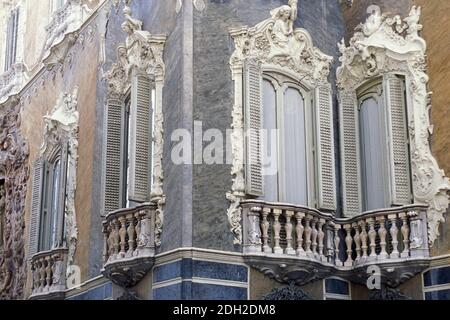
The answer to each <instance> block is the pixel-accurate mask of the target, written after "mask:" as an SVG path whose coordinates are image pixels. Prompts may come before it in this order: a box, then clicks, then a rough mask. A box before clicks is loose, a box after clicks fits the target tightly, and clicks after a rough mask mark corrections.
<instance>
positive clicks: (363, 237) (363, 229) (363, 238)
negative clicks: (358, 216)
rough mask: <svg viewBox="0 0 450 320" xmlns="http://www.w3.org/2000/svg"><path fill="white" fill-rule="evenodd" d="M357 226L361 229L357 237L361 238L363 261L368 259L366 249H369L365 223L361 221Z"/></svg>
mask: <svg viewBox="0 0 450 320" xmlns="http://www.w3.org/2000/svg"><path fill="white" fill-rule="evenodd" d="M358 225H359V226H360V227H361V233H360V236H359V237H360V238H361V249H362V259H364V260H365V259H367V258H368V254H367V249H368V248H369V247H368V244H367V239H368V235H367V231H366V221H365V220H361V221H360V222H359V223H358Z"/></svg>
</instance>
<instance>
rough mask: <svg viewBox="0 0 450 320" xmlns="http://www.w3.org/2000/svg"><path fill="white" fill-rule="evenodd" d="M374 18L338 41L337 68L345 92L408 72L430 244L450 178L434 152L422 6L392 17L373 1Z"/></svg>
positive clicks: (416, 179) (416, 168)
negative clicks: (346, 41) (347, 41)
mask: <svg viewBox="0 0 450 320" xmlns="http://www.w3.org/2000/svg"><path fill="white" fill-rule="evenodd" d="M368 13H370V16H369V18H368V19H367V21H366V22H365V23H364V24H361V25H360V26H359V27H358V28H357V29H358V30H361V31H359V32H356V33H355V35H354V36H353V38H352V39H351V40H350V45H349V46H348V47H346V46H345V44H344V42H342V43H340V44H339V49H340V51H341V53H342V57H341V58H340V61H341V62H342V65H341V66H340V67H339V68H338V71H337V84H338V88H339V90H340V91H341V92H343V93H345V91H348V90H356V88H358V86H359V85H360V84H361V83H363V82H365V81H367V80H368V79H370V78H372V77H374V76H379V75H384V74H389V73H400V74H403V75H405V76H406V86H407V92H408V93H409V96H410V97H411V99H409V101H410V104H411V106H410V107H411V110H412V113H413V114H411V115H409V119H408V126H409V133H410V143H411V161H412V176H413V189H414V198H415V202H416V203H424V204H427V205H429V209H428V213H427V216H428V229H429V230H428V231H429V240H430V245H433V243H434V241H435V240H436V239H437V237H438V236H439V224H440V223H441V222H445V219H444V213H445V212H446V210H447V208H448V205H449V198H448V191H449V190H450V181H449V179H448V178H446V177H445V174H444V171H443V170H441V169H440V168H439V165H438V163H437V161H436V159H435V158H434V157H433V155H432V154H431V150H430V144H429V137H430V134H432V132H433V126H432V125H431V124H430V118H429V112H430V109H431V103H430V100H431V99H430V98H431V93H430V92H428V91H427V83H428V80H429V78H428V76H427V74H426V67H427V66H426V56H425V52H426V43H425V40H423V39H422V38H421V37H420V36H419V31H420V30H422V25H420V24H419V19H420V13H421V9H420V7H418V8H417V7H415V6H414V7H412V9H411V12H410V14H409V16H408V17H406V18H405V19H403V20H402V19H401V18H400V16H395V17H393V18H389V17H387V15H385V14H381V10H380V8H379V7H378V6H370V7H369V8H368Z"/></svg>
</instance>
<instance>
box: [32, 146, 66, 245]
mask: <svg viewBox="0 0 450 320" xmlns="http://www.w3.org/2000/svg"><path fill="white" fill-rule="evenodd" d="M42 162H43V163H42V165H43V168H44V170H43V173H44V175H43V179H42V184H43V189H42V190H43V193H42V194H41V197H42V199H41V203H42V208H41V216H40V228H39V245H38V251H40V252H41V251H47V250H51V249H55V248H60V247H63V246H64V245H65V237H64V215H65V201H66V183H67V147H62V148H59V149H58V151H56V152H55V153H54V155H53V156H52V157H51V158H50V159H43V160H42Z"/></svg>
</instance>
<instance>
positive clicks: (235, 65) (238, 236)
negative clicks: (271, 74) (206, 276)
mask: <svg viewBox="0 0 450 320" xmlns="http://www.w3.org/2000/svg"><path fill="white" fill-rule="evenodd" d="M297 5H298V0H289V4H288V5H283V6H281V7H279V8H276V9H274V10H272V11H271V13H270V14H271V18H269V19H266V20H264V21H262V22H260V23H258V24H257V25H256V26H255V27H252V28H249V27H247V26H245V27H239V28H232V29H230V33H231V36H232V38H233V40H234V44H235V47H236V50H235V51H234V53H233V55H232V56H231V59H230V65H231V70H232V77H233V81H234V86H235V89H234V92H235V102H234V106H233V111H232V118H233V122H232V129H233V132H232V134H231V145H232V151H233V162H232V171H231V174H232V176H233V185H232V187H231V191H230V192H229V193H228V194H227V199H228V200H229V201H230V202H231V204H230V207H229V209H228V212H227V214H228V220H229V223H230V225H231V231H232V232H233V234H234V236H235V244H240V243H242V227H241V215H242V209H241V208H240V201H241V200H243V199H244V198H245V180H244V163H245V159H244V116H243V89H242V88H243V83H242V81H243V79H242V75H243V68H244V64H245V61H248V60H254V61H257V62H260V63H261V65H262V68H263V70H264V69H268V70H279V71H281V72H283V73H285V74H288V75H291V76H292V77H293V78H294V79H298V80H299V81H301V82H302V84H304V85H305V86H307V87H309V88H311V89H312V88H316V87H318V86H320V85H329V84H328V75H329V73H330V67H331V62H332V60H333V58H332V57H331V56H328V55H325V54H324V53H322V52H321V51H320V50H319V49H318V48H316V47H314V45H313V42H312V38H311V35H310V34H309V32H308V31H307V30H305V29H301V28H296V29H294V21H295V20H296V19H297V9H298V7H297Z"/></svg>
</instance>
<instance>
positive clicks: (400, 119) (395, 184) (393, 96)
mask: <svg viewBox="0 0 450 320" xmlns="http://www.w3.org/2000/svg"><path fill="white" fill-rule="evenodd" d="M384 87H385V92H386V94H385V98H386V107H387V113H388V127H389V130H388V134H389V137H390V139H389V140H390V141H389V142H390V146H389V147H390V148H389V149H390V161H391V190H392V195H391V200H392V205H406V204H410V203H411V199H412V192H411V179H410V164H409V159H410V158H409V148H408V131H407V130H408V127H407V119H406V103H405V93H404V82H403V80H402V79H401V78H399V77H397V76H395V75H388V76H386V77H385V78H384Z"/></svg>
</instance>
